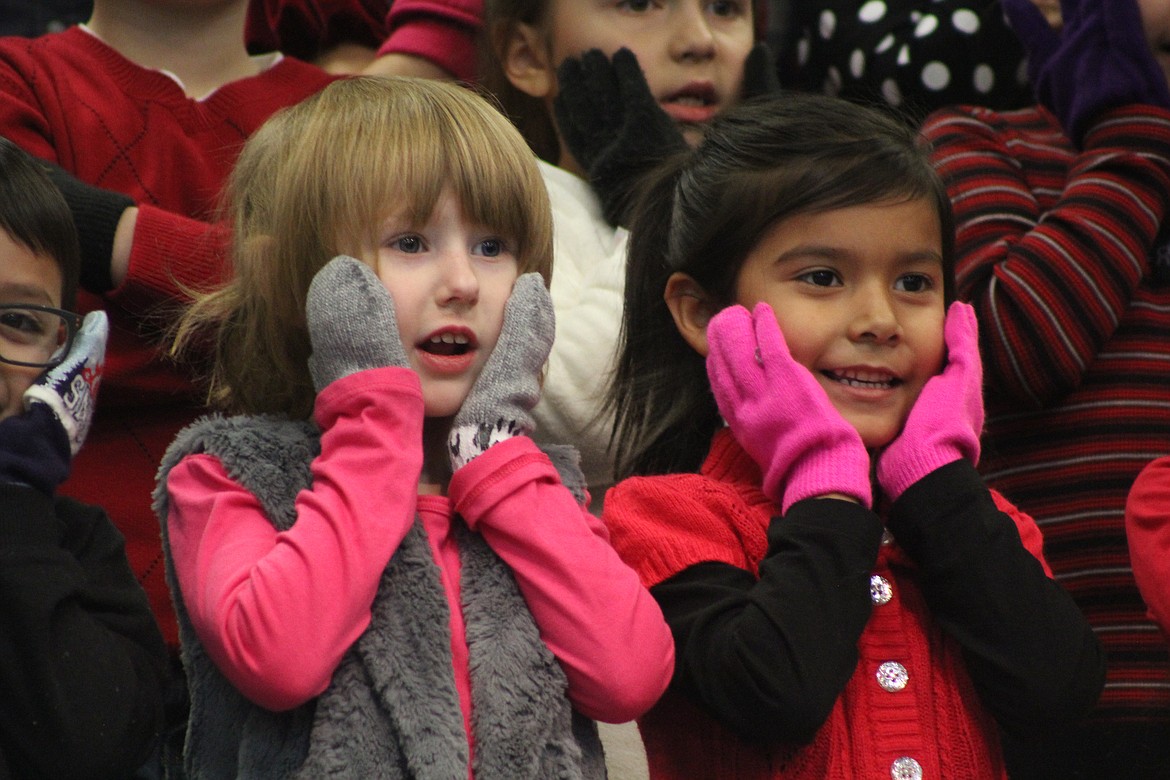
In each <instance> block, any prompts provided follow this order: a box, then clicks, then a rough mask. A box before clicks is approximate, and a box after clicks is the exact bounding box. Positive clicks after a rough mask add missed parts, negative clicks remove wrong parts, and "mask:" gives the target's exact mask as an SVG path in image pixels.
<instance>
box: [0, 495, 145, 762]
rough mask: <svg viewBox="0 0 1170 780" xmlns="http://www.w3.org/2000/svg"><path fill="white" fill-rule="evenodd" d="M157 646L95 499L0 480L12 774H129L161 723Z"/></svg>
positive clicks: (0, 636) (4, 726) (3, 702)
mask: <svg viewBox="0 0 1170 780" xmlns="http://www.w3.org/2000/svg"><path fill="white" fill-rule="evenodd" d="M167 675H168V667H167V660H166V650H165V647H164V644H163V640H162V636H161V634H160V632H159V629H158V626H157V624H156V623H155V620H154V616H153V615H152V613H151V611H150V606H149V603H148V602H147V600H146V594H145V593H144V592H143V590H142V588H141V586H139V584H138V582H137V581H136V580H135V579H134V575H133V572H132V571H131V569H130V565H129V563H128V562H127V560H126V555H125V550H124V541H123V538H122V536H121V534H120V533H119V532H118V531H117V529H116V528H114V526H113V524H112V523H111V522H110V520H109V518H108V517H107V516H106V514H105V513H104V512H103V511H101V510H100V509H98V508H97V507H90V506H84V505H82V504H78V503H77V502H74V501H71V500H69V499H57V500H55V501H54V500H52V499H49V498H48V497H46V496H45V495H43V494H42V493H40V492H38V491H36V490H33V489H32V488H28V487H24V486H15V485H0V691H3V694H2V695H0V754H3V755H4V757H5V760H7V761H8V762H9V764H10V765H11V767H12V769H13V771H14V772H15V773H16V775H17V776H21V777H52V778H72V777H128V776H129V775H131V774H132V773H133V771H134V769H136V768H137V767H138V766H140V765H141V764H142V762H143V761H144V760H145V759H146V757H147V755H148V753H149V752H150V750H151V749H152V747H153V746H154V741H155V738H156V736H157V734H158V732H159V730H160V728H161V722H162V702H163V689H164V687H165V685H166V682H167V679H168V678H167Z"/></svg>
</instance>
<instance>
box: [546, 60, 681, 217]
mask: <svg viewBox="0 0 1170 780" xmlns="http://www.w3.org/2000/svg"><path fill="white" fill-rule="evenodd" d="M557 82H558V85H559V87H558V91H557V96H556V98H555V99H554V101H553V108H554V110H555V111H556V115H557V129H558V130H559V131H560V134H561V137H562V138H563V139H564V141H565V145H566V146H568V148H569V151H570V152H572V153H573V157H575V158H576V159H577V162H579V163H580V164H581V167H582V168H584V169H585V171H586V172H587V173H588V174H589V181H590V183H591V184H592V185H593V188H594V191H596V192H597V196H598V197H599V198H600V199H601V207H602V211H603V212H604V214H605V218H606V220H608V221H609V223H610V224H611V225H622V224H625V223H626V221H627V220H626V217H627V213H626V212H627V211H628V209H629V207H630V205H631V203H630V201H631V199H632V195H633V192H634V189H635V186H636V184H637V181H638V179H639V177H640V176H642V175H643V174H644V173H645V172H646V171H648V170H649V169H650V168H652V167H653V166H654V164H655V163H657V162H658V161H659V160H662V159H665V158H666V157H667V156H669V155H670V154H671V153H673V152H676V151H684V150H685V149H686V148H687V143H686V141H685V140H684V139H683V135H682V133H681V132H680V131H679V129H678V127H676V126H675V124H674V120H673V119H671V118H670V117H669V116H668V115H667V113H666V112H665V111H663V110H662V107H661V106H659V105H658V101H657V100H655V99H654V95H652V94H651V93H650V87H649V85H648V84H647V83H646V77H645V76H644V75H643V74H642V68H641V66H640V65H638V58H637V57H635V56H634V54H633V52H631V51H630V50H629V49H618V50H617V51H616V52H615V53H614V55H613V61H612V62H610V60H609V58H608V57H606V56H605V54H603V53H602V52H601V50H599V49H591V50H590V51H587V52H585V54H583V55H581V58H580V59H576V58H573V57H570V58H568V59H566V60H565V61H564V62H562V63H561V65H560V67H559V68H558V69H557Z"/></svg>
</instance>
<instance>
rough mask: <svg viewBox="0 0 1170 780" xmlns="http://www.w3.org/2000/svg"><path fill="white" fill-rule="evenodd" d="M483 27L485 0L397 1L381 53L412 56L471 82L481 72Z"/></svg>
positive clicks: (389, 19) (388, 21)
mask: <svg viewBox="0 0 1170 780" xmlns="http://www.w3.org/2000/svg"><path fill="white" fill-rule="evenodd" d="M482 24H483V0H395V2H394V3H392V4H391V6H390V12H389V13H388V14H387V16H386V32H387V37H386V41H385V42H384V43H383V44H382V47H381V48H380V49H379V50H378V54H379V55H382V54H389V53H390V52H399V53H402V54H413V55H415V56H418V57H422V58H423V59H426V60H430V61H431V62H433V63H434V64H436V65H438V66H440V67H441V68H443V69H445V70H446V71H447V72H449V73H451V74H452V75H453V76H455V78H457V79H460V80H461V81H467V82H471V81H474V80H475V78H476V75H477V70H478V55H477V46H478V40H477V36H478V33H479V29H480V27H481V26H482Z"/></svg>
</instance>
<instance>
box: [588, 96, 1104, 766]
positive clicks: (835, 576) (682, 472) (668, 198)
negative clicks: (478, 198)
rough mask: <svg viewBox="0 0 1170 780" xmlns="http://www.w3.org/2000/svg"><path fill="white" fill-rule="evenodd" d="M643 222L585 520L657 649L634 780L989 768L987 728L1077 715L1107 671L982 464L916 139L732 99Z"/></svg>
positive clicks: (824, 113) (811, 100)
mask: <svg viewBox="0 0 1170 780" xmlns="http://www.w3.org/2000/svg"><path fill="white" fill-rule="evenodd" d="M639 204H640V205H639V207H638V209H637V211H636V212H635V219H634V221H633V223H632V228H631V246H630V261H629V272H628V277H627V285H626V303H625V313H624V323H623V341H622V346H621V351H620V355H619V362H618V366H617V370H616V374H615V377H614V380H613V385H612V388H611V393H610V399H611V401H612V403H613V404H614V406H615V408H616V414H617V422H616V425H615V441H616V446H617V460H618V464H619V476H623V477H626V479H625V480H624V481H623V482H621V483H620V484H619V485H618V486H616V487H615V488H613V489H612V490H611V491H610V492H609V495H608V496H607V498H606V502H605V509H604V514H603V518H604V519H605V520H606V522H607V524H608V525H609V527H610V529H611V532H612V534H613V542H614V545H615V546H616V547H617V548H618V551H619V552H620V553H621V554H622V556H623V557H624V558H625V559H626V560H627V561H628V562H629V563H631V564H632V565H633V566H634V567H635V568H636V569H637V570H638V571H639V573H640V574H641V576H642V581H643V583H644V584H645V585H647V586H648V587H649V588H650V590H651V593H652V594H653V595H654V596H655V597H656V598H657V599H658V602H659V604H660V605H661V606H662V609H663V612H664V614H665V615H666V618H667V622H668V623H669V624H670V625H671V629H672V631H673V634H674V639H675V652H676V663H675V674H674V678H673V681H672V683H671V687H670V689H669V690H668V692H667V694H666V696H664V698H663V699H662V700H661V701H660V702H659V704H658V705H656V706H655V707H654V708H653V709H652V710H651V711H650V712H649V713H648V714H647V715H646V716H645V717H644V718H643V719H642V720H641V721H640V725H641V728H642V734H643V737H644V739H645V742H646V748H647V754H648V759H649V765H650V769H651V775H652V776H653V777H657V778H675V777H677V778H684V777H685V778H697V777H711V778H723V779H726V778H839V779H840V780H879V778H880V779H881V780H886V778H889V777H891V776H892V777H894V778H898V779H899V780H906V779H909V778H914V779H915V780H918V779H920V778H959V777H964V778H992V777H998V778H1003V777H1006V773H1005V770H1004V764H1003V759H1002V755H1001V751H1000V746H999V729H1003V730H1005V731H1008V732H1013V733H1027V732H1032V731H1036V730H1042V729H1044V728H1047V727H1049V726H1050V725H1052V724H1054V723H1059V722H1061V721H1063V720H1065V719H1068V718H1072V717H1076V716H1077V715H1078V714H1080V713H1083V712H1084V711H1085V710H1087V709H1088V708H1089V707H1090V706H1091V705H1092V704H1093V702H1094V701H1095V700H1096V698H1097V695H1098V694H1099V692H1100V688H1101V684H1102V678H1103V659H1102V654H1101V650H1100V646H1099V644H1098V642H1097V640H1096V638H1095V637H1094V635H1093V633H1092V632H1091V631H1090V630H1089V627H1088V624H1087V623H1086V622H1085V620H1084V618H1083V616H1082V615H1081V614H1080V611H1079V610H1078V609H1077V608H1076V606H1075V605H1074V604H1073V602H1072V600H1071V599H1070V598H1069V597H1068V595H1067V594H1066V593H1065V592H1064V591H1063V590H1062V589H1061V588H1060V586H1059V585H1057V584H1056V583H1055V582H1054V581H1053V580H1052V579H1051V578H1050V576H1049V572H1048V570H1047V567H1046V565H1045V563H1044V560H1043V557H1042V554H1041V536H1040V532H1039V530H1038V529H1037V527H1036V525H1035V523H1033V522H1032V520H1031V518H1029V517H1028V516H1027V515H1025V514H1024V513H1022V512H1020V511H1019V510H1017V509H1016V508H1015V507H1013V506H1012V505H1011V504H1010V503H1008V502H1007V501H1006V500H1005V499H1004V498H1003V497H1002V496H1000V495H998V494H997V493H995V492H993V491H991V490H989V489H988V488H987V487H986V486H985V485H984V484H983V482H982V480H981V479H980V478H979V476H978V474H977V473H976V471H975V464H976V462H977V461H978V457H979V432H980V429H981V426H982V420H983V405H982V398H981V395H980V392H981V368H980V360H979V352H978V344H977V329H976V323H975V318H974V315H973V313H972V311H971V309H970V307H969V306H967V305H965V304H962V303H956V302H954V301H953V295H954V289H953V279H952V271H953V266H952V263H953V254H952V238H951V218H950V204H949V200H948V198H947V195H946V191H945V189H944V188H943V186H942V183H941V182H940V181H939V179H938V177H937V175H936V174H935V173H934V171H933V169H932V167H931V165H930V162H929V159H928V157H927V154H926V152H925V150H923V149H921V148H920V147H919V145H918V143H917V139H916V136H915V134H914V133H913V131H911V130H909V129H908V128H906V127H904V126H903V125H902V124H901V123H899V122H898V121H897V120H895V119H893V118H891V117H888V116H884V115H882V114H879V113H877V112H875V111H872V110H869V109H866V108H862V107H859V106H856V105H853V104H850V103H847V102H845V101H842V100H838V99H834V98H827V97H821V96H813V95H799V94H791V95H786V96H784V97H783V99H780V100H774V101H770V102H749V103H745V104H744V105H743V106H741V107H739V108H736V109H733V110H731V111H729V112H728V113H727V114H726V115H724V116H723V117H722V118H720V119H717V120H716V121H715V123H714V124H713V126H712V128H711V130H710V132H709V134H708V136H707V138H706V139H705V140H704V142H703V143H702V144H701V145H700V146H699V147H698V148H697V149H696V150H695V151H694V152H692V153H690V154H686V155H683V156H681V157H677V158H675V159H674V160H672V161H671V162H669V163H667V164H666V165H665V166H664V167H663V168H662V169H660V170H659V171H658V172H657V174H656V177H655V178H654V179H653V180H652V181H651V183H650V184H649V186H648V188H647V190H646V192H645V193H644V194H643V197H642V198H641V200H640V201H639ZM721 419H722V421H721Z"/></svg>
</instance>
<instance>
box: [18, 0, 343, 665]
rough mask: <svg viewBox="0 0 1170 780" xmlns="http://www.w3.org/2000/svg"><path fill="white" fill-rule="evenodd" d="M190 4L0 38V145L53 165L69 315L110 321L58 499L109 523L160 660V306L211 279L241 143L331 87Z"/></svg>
mask: <svg viewBox="0 0 1170 780" xmlns="http://www.w3.org/2000/svg"><path fill="white" fill-rule="evenodd" d="M203 5H206V4H195V5H192V4H184V3H170V2H167V3H161V2H148V3H142V2H136V1H134V0H97V1H96V2H95V3H94V8H93V15H92V17H91V18H90V20H89V23H88V24H87V25H83V26H77V27H72V28H69V29H67V30H65V31H64V32H60V33H54V34H50V35H44V36H41V37H39V38H36V39H27V38H5V39H2V40H0V135H2V136H7V137H8V138H9V139H11V140H12V141H14V142H15V143H16V144H17V145H19V146H21V147H22V148H24V149H25V150H26V151H28V152H30V153H32V154H34V155H36V156H38V157H40V158H42V159H44V160H47V161H49V162H52V163H55V164H56V165H57V166H59V168H58V169H57V170H56V181H57V183H58V185H59V186H61V187H62V188H63V191H64V193H65V195H66V198H67V200H69V201H70V206H71V210H72V211H73V214H74V219H75V221H76V222H77V225H78V231H79V233H80V238H81V245H82V278H81V284H82V287H83V288H84V289H83V290H82V291H81V292H80V293H79V295H78V306H79V311H80V312H81V313H86V312H89V311H93V310H97V309H104V310H105V311H106V312H107V314H108V315H109V319H110V340H109V346H108V349H107V352H106V375H105V384H104V385H103V389H102V396H101V400H100V401H99V404H100V412H99V413H98V414H97V416H96V418H95V422H94V426H93V429H92V431H91V432H90V436H89V439H88V443H87V445H86V447H85V449H84V450H82V451H81V452H80V453H79V455H78V457H77V458H76V459H75V461H74V463H73V471H72V474H71V476H70V478H69V480H68V481H66V483H65V484H64V485H63V486H62V491H63V492H64V493H65V494H67V495H70V496H72V497H74V498H78V499H80V500H82V501H85V502H88V503H96V504H100V505H102V506H103V507H105V508H106V509H107V510H108V511H109V513H110V515H111V516H112V517H114V518H116V519H117V522H118V523H119V528H120V530H121V531H122V533H123V534H124V535H125V536H126V545H127V553H128V555H129V558H130V562H131V565H132V566H133V568H134V571H135V573H136V574H137V576H138V578H139V581H140V582H141V583H142V584H143V586H144V587H145V588H146V591H147V594H148V595H149V597H150V601H151V607H152V609H153V610H154V614H155V615H156V617H157V618H158V621H159V623H160V626H161V627H162V630H163V635H164V637H165V638H166V639H167V641H168V644H170V645H171V647H172V648H174V647H175V646H176V645H177V643H178V635H177V631H176V627H175V620H174V614H173V611H172V607H171V599H170V594H169V593H168V591H167V588H166V584H165V582H164V580H163V566H162V550H161V548H160V546H159V540H158V525H157V522H156V521H155V519H154V514H153V512H152V511H151V509H150V493H151V490H152V488H153V485H154V477H155V474H156V473H157V471H158V463H159V459H160V458H161V457H162V453H163V452H164V450H165V449H166V446H167V445H168V444H169V443H170V442H171V440H172V439H173V438H174V436H175V434H176V433H177V432H178V430H179V429H180V428H181V427H182V426H183V425H185V424H187V423H189V422H190V421H191V420H192V419H194V417H195V416H196V415H197V414H198V413H199V411H200V408H201V404H200V402H199V400H198V398H197V395H196V394H195V392H194V390H193V387H192V384H191V382H190V380H189V377H188V375H187V374H186V373H185V372H184V371H182V370H180V369H178V368H177V367H176V366H175V365H174V364H173V363H171V362H170V361H167V360H166V359H164V358H163V357H162V356H161V354H160V353H159V350H158V349H157V344H156V340H157V334H158V330H159V328H160V326H162V325H165V320H162V319H160V318H159V316H158V315H159V311H160V309H159V307H160V304H164V303H166V302H168V301H172V300H174V299H175V298H176V297H178V296H180V294H181V293H180V288H181V287H187V288H196V289H197V288H201V287H206V286H207V285H208V284H210V283H212V282H215V281H218V280H219V279H220V278H221V276H222V273H223V265H224V260H223V251H222V250H223V248H224V246H225V240H226V239H225V237H224V235H223V232H222V231H221V230H219V229H217V228H216V227H215V226H214V217H213V214H214V212H215V208H216V205H217V200H218V198H219V194H220V189H221V188H222V186H223V182H224V180H225V178H226V176H227V174H228V172H229V171H230V170H231V168H232V165H233V164H234V162H235V159H236V155H237V154H238V152H239V149H240V147H241V146H242V145H243V143H244V140H245V139H246V138H247V137H248V136H249V135H250V134H251V133H252V131H254V130H255V129H256V128H257V127H259V126H260V124H261V123H262V122H263V121H264V120H265V119H267V118H268V117H269V116H270V115H271V114H272V113H273V112H274V111H275V110H277V109H278V108H281V107H284V106H287V105H290V104H293V103H297V102H299V101H300V100H302V99H303V98H305V97H306V96H308V95H311V94H313V93H314V92H317V91H318V90H319V89H320V88H321V87H323V86H324V85H325V84H327V83H329V81H331V80H332V78H331V77H330V76H328V75H327V74H325V73H324V72H323V71H321V70H319V69H318V68H316V67H314V66H311V65H309V64H307V63H304V62H300V61H298V60H295V59H292V58H290V57H282V56H281V55H279V54H274V53H269V54H267V55H262V56H250V55H249V54H248V53H247V51H246V50H245V49H244V27H245V16H246V12H247V6H248V2H247V0H231V2H227V3H218V4H216V6H215V9H214V11H212V10H211V9H209V8H205V7H202V6H203ZM66 174H67V175H66Z"/></svg>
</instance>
